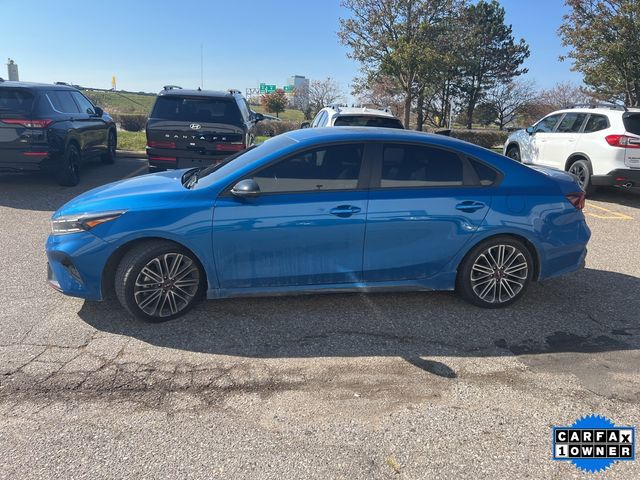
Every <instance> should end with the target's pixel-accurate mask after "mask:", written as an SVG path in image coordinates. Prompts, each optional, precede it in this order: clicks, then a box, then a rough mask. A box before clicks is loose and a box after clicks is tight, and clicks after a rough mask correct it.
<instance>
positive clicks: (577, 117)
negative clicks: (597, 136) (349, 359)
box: [556, 113, 587, 133]
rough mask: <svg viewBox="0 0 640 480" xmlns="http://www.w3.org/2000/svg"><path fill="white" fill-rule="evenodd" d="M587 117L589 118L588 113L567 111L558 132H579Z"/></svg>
mask: <svg viewBox="0 0 640 480" xmlns="http://www.w3.org/2000/svg"><path fill="white" fill-rule="evenodd" d="M585 118H587V114H586V113H567V114H566V115H565V116H564V118H563V119H562V121H561V122H560V125H558V128H557V130H556V132H562V133H577V132H579V131H580V127H582V124H583V123H584V119H585Z"/></svg>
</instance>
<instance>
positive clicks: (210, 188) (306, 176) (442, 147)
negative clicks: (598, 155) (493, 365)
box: [46, 127, 590, 321]
mask: <svg viewBox="0 0 640 480" xmlns="http://www.w3.org/2000/svg"><path fill="white" fill-rule="evenodd" d="M583 206H584V193H583V192H582V190H581V189H580V187H579V186H578V185H577V183H576V181H575V179H574V177H572V176H571V175H569V174H567V173H564V172H561V171H557V170H553V169H545V168H535V169H534V168H531V167H528V166H525V165H522V164H520V163H518V162H516V161H514V160H511V159H509V158H506V157H504V156H502V155H498V154H496V153H493V152H491V151H489V150H485V149H483V148H480V147H477V146H475V145H471V144H469V143H465V142H461V141H458V140H454V139H451V138H448V137H444V136H437V135H428V134H424V133H420V132H411V131H403V130H395V129H376V128H350V127H345V128H330V129H311V130H298V131H295V132H290V133H287V134H283V135H280V136H278V137H274V138H272V139H270V140H268V141H266V142H265V143H263V144H262V145H259V146H257V147H253V148H250V149H247V150H245V151H243V152H240V153H238V154H237V155H235V156H234V157H232V158H230V159H229V160H228V161H227V162H225V163H224V164H221V165H217V166H212V167H208V168H205V169H184V170H174V171H170V172H164V173H157V174H152V175H145V176H141V177H136V178H132V179H128V180H122V181H119V182H116V183H112V184H109V185H104V186H102V187H99V188H96V189H94V190H91V191H89V192H86V193H84V194H83V195H80V196H79V197H77V198H75V199H73V200H72V201H70V202H69V203H67V204H66V205H64V206H63V207H62V208H61V209H60V210H58V211H57V212H56V213H55V214H54V215H53V217H52V228H53V233H52V234H51V235H50V236H49V239H48V240H47V244H46V249H47V257H48V263H49V266H48V267H49V268H48V277H49V283H50V284H51V285H52V286H53V287H54V288H56V289H58V290H60V291H61V292H63V293H65V294H67V295H72V296H76V297H81V298H85V299H87V300H101V299H103V298H104V297H105V296H107V295H109V294H110V293H111V292H115V295H116V296H117V298H118V299H119V301H120V302H121V303H122V305H123V306H124V308H125V309H127V310H128V311H129V312H130V313H131V314H132V315H133V316H134V317H137V318H140V319H143V320H147V321H163V320H169V319H172V318H175V317H177V316H179V315H182V314H184V313H185V312H187V311H188V310H189V309H190V308H191V307H192V306H193V305H194V303H195V302H196V301H197V300H198V299H200V298H202V297H205V296H206V298H210V299H214V298H224V297H232V296H246V295H258V294H259V295H275V294H292V293H310V292H338V291H340V292H343V291H376V290H389V289H400V290H456V291H458V292H459V293H460V295H461V296H462V297H464V298H465V299H466V300H468V301H469V302H471V303H473V304H475V305H478V306H480V307H488V308H495V307H503V306H506V305H509V304H511V303H513V302H514V301H515V300H517V299H518V298H519V297H521V296H522V294H523V293H524V292H525V290H526V288H527V286H528V285H529V284H530V282H532V281H537V280H543V279H547V278H551V277H556V276H559V275H562V274H566V273H569V272H573V271H575V270H577V269H579V268H581V267H582V266H583V265H584V259H585V255H586V253H587V250H586V245H587V242H588V240H589V236H590V232H589V229H588V227H587V225H586V223H585V218H584V215H583V213H582V208H583Z"/></svg>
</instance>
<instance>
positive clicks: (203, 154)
mask: <svg viewBox="0 0 640 480" xmlns="http://www.w3.org/2000/svg"><path fill="white" fill-rule="evenodd" d="M263 119H264V117H263V115H262V114H260V113H256V112H254V111H252V110H251V109H250V108H249V104H248V103H247V101H246V100H245V99H244V98H243V97H242V95H241V94H240V92H239V91H238V90H229V91H228V92H214V91H207V90H183V89H182V88H180V87H177V86H166V87H164V90H162V91H161V92H160V93H159V94H158V98H157V99H156V103H155V104H154V106H153V110H152V111H151V115H149V120H148V121H147V156H148V157H149V171H150V172H157V171H161V170H165V169H168V168H190V167H203V166H207V165H211V164H215V163H218V162H221V161H222V160H224V158H225V157H228V156H229V155H232V154H234V153H236V152H238V151H240V150H244V149H245V148H247V147H249V146H251V145H253V143H254V141H255V125H256V123H257V122H259V121H260V120H263Z"/></svg>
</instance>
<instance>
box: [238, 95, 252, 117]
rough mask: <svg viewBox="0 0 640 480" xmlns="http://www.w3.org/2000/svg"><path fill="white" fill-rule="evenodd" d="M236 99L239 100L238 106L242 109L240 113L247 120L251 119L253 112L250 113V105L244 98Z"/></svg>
mask: <svg viewBox="0 0 640 480" xmlns="http://www.w3.org/2000/svg"><path fill="white" fill-rule="evenodd" d="M236 101H237V102H238V108H239V109H240V113H242V116H243V117H244V119H245V121H249V118H250V117H251V114H250V113H249V106H248V105H247V102H246V101H245V100H244V98H239V97H236Z"/></svg>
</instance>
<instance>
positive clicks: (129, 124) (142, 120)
mask: <svg viewBox="0 0 640 480" xmlns="http://www.w3.org/2000/svg"><path fill="white" fill-rule="evenodd" d="M112 117H113V119H114V120H115V122H116V123H117V124H118V125H120V128H122V129H123V130H126V131H127V132H140V131H141V130H144V127H145V125H146V123H147V116H146V115H141V114H138V113H114V114H113V115H112Z"/></svg>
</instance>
